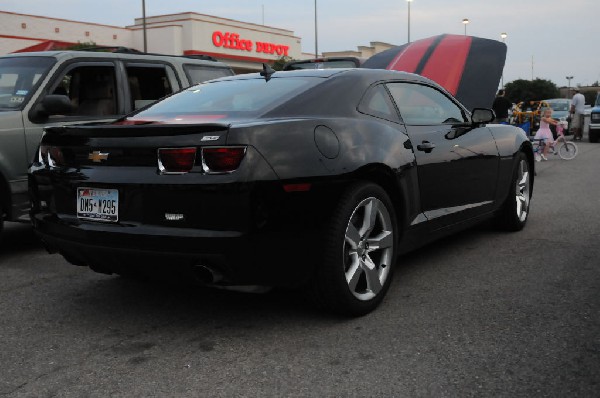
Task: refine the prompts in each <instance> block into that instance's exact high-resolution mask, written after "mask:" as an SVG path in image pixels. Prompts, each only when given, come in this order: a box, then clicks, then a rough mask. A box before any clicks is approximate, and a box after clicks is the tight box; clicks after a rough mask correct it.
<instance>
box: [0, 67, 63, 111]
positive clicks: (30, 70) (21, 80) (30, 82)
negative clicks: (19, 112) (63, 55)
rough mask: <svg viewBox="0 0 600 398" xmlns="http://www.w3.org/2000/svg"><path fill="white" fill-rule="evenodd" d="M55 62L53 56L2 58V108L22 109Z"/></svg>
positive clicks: (0, 90)
mask: <svg viewBox="0 0 600 398" xmlns="http://www.w3.org/2000/svg"><path fill="white" fill-rule="evenodd" d="M55 62H56V60H55V59H54V58H52V57H12V58H10V57H7V58H0V109H5V110H6V109H21V108H22V107H23V106H24V105H25V104H26V103H27V101H28V100H29V97H31V95H32V94H33V92H34V89H35V87H36V85H37V83H39V82H41V80H42V79H41V78H42V77H43V76H45V75H46V73H47V72H48V70H49V69H50V67H52V65H54V63H55Z"/></svg>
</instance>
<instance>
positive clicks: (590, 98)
mask: <svg viewBox="0 0 600 398" xmlns="http://www.w3.org/2000/svg"><path fill="white" fill-rule="evenodd" d="M582 94H583V96H584V97H585V103H586V104H589V105H593V104H594V103H596V95H597V92H596V91H591V90H590V91H584V92H583V93H582Z"/></svg>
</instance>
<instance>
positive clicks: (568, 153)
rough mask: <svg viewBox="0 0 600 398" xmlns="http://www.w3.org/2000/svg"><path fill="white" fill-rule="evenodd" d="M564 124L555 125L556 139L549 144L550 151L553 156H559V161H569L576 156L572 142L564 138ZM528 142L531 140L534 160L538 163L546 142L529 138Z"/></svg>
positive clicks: (563, 122) (576, 149)
mask: <svg viewBox="0 0 600 398" xmlns="http://www.w3.org/2000/svg"><path fill="white" fill-rule="evenodd" d="M564 124H566V122H565V121H560V122H559V123H558V124H557V125H556V134H557V135H558V137H557V138H556V140H555V141H554V142H553V143H552V144H550V149H552V151H553V153H554V154H555V155H558V156H560V158H561V159H563V160H571V159H574V158H575V156H577V151H578V148H577V145H575V143H574V142H572V141H567V139H566V138H565V135H564V129H565V126H564ZM530 140H531V143H532V144H533V153H534V156H535V159H536V160H537V161H540V160H541V154H542V152H543V150H544V147H545V146H546V142H545V140H543V139H535V138H531V139H530Z"/></svg>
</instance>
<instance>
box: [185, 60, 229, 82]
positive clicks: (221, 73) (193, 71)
mask: <svg viewBox="0 0 600 398" xmlns="http://www.w3.org/2000/svg"><path fill="white" fill-rule="evenodd" d="M183 70H184V71H185V74H186V75H187V78H188V80H189V82H190V84H198V83H203V82H205V81H207V80H212V79H218V78H219V77H225V76H231V75H233V73H232V72H231V70H230V69H227V68H214V67H210V66H203V65H193V64H184V65H183Z"/></svg>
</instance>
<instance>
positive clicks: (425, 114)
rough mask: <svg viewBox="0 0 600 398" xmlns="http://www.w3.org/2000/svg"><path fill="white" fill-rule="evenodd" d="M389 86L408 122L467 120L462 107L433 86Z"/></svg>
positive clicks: (404, 118)
mask: <svg viewBox="0 0 600 398" xmlns="http://www.w3.org/2000/svg"><path fill="white" fill-rule="evenodd" d="M388 88H389V90H390V94H391V95H392V98H393V99H394V102H396V105H397V106H398V109H399V110H400V116H401V117H402V120H404V122H405V123H406V124H414V125H431V124H453V123H464V122H467V118H466V115H465V114H464V113H463V111H462V109H461V108H460V107H459V106H458V105H456V104H455V103H454V102H453V101H452V100H451V99H450V98H448V97H447V96H446V95H444V94H443V93H442V92H440V91H438V90H436V89H435V88H433V87H430V86H425V85H421V84H416V83H389V84H388Z"/></svg>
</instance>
